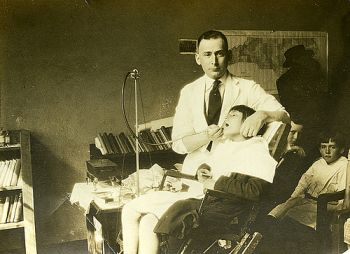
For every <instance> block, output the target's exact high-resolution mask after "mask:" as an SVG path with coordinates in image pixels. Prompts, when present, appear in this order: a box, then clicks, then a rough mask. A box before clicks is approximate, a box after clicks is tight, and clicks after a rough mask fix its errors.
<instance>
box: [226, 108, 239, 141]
mask: <svg viewBox="0 0 350 254" xmlns="http://www.w3.org/2000/svg"><path fill="white" fill-rule="evenodd" d="M242 117H243V114H242V113H241V112H239V111H235V110H232V111H230V113H228V116H227V117H226V119H225V122H224V124H223V126H222V127H223V132H224V134H223V135H224V137H226V138H232V137H235V136H238V135H240V131H241V126H242Z"/></svg>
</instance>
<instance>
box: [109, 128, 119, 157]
mask: <svg viewBox="0 0 350 254" xmlns="http://www.w3.org/2000/svg"><path fill="white" fill-rule="evenodd" d="M107 137H108V140H109V143H110V144H111V146H112V150H113V153H114V154H116V153H121V151H120V149H119V145H118V143H117V141H116V139H115V137H114V135H113V133H108V136H107Z"/></svg>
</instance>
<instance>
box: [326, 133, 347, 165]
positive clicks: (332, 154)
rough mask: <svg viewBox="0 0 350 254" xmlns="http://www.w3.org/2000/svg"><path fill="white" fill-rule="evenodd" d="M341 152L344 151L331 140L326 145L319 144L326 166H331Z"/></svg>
mask: <svg viewBox="0 0 350 254" xmlns="http://www.w3.org/2000/svg"><path fill="white" fill-rule="evenodd" d="M343 152H344V149H341V148H339V147H338V146H337V144H336V143H335V142H334V141H332V140H331V139H330V140H329V141H328V142H327V143H321V145H320V153H321V156H322V158H323V159H324V160H325V161H326V162H327V164H331V163H332V162H335V161H336V160H338V159H339V157H340V156H341V154H342V153H343Z"/></svg>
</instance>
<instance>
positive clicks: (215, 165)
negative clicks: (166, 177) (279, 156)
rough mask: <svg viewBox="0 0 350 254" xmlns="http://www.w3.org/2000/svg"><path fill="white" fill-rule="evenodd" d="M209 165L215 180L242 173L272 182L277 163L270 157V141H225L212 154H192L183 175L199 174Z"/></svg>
mask: <svg viewBox="0 0 350 254" xmlns="http://www.w3.org/2000/svg"><path fill="white" fill-rule="evenodd" d="M203 163H206V164H208V165H209V166H210V167H211V170H212V174H213V178H214V179H215V180H216V179H218V178H219V177H220V176H222V175H224V176H229V175H230V174H231V173H233V172H235V173H241V174H245V175H250V176H253V177H257V178H260V179H263V180H265V181H267V182H270V183H272V181H273V177H274V174H275V167H276V165H277V162H276V161H275V160H274V159H273V158H272V157H271V156H270V153H269V149H268V145H267V142H266V141H265V139H264V138H262V137H253V138H250V139H248V140H245V141H239V142H237V141H231V140H228V139H227V140H224V141H223V142H221V143H218V144H217V145H216V146H215V148H214V149H213V150H212V151H211V152H208V151H206V152H200V151H195V152H193V153H192V154H189V155H188V156H187V157H186V159H185V161H184V164H183V168H182V172H183V173H186V174H191V175H195V174H196V172H197V169H198V167H199V166H200V165H201V164H203Z"/></svg>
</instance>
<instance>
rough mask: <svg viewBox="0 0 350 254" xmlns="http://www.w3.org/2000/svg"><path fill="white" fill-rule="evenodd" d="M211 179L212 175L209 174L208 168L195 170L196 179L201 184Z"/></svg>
mask: <svg viewBox="0 0 350 254" xmlns="http://www.w3.org/2000/svg"><path fill="white" fill-rule="evenodd" d="M212 177H213V175H212V173H211V172H210V168H199V169H198V170H197V178H198V181H199V182H200V183H203V182H205V181H206V180H208V179H210V178H212Z"/></svg>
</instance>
